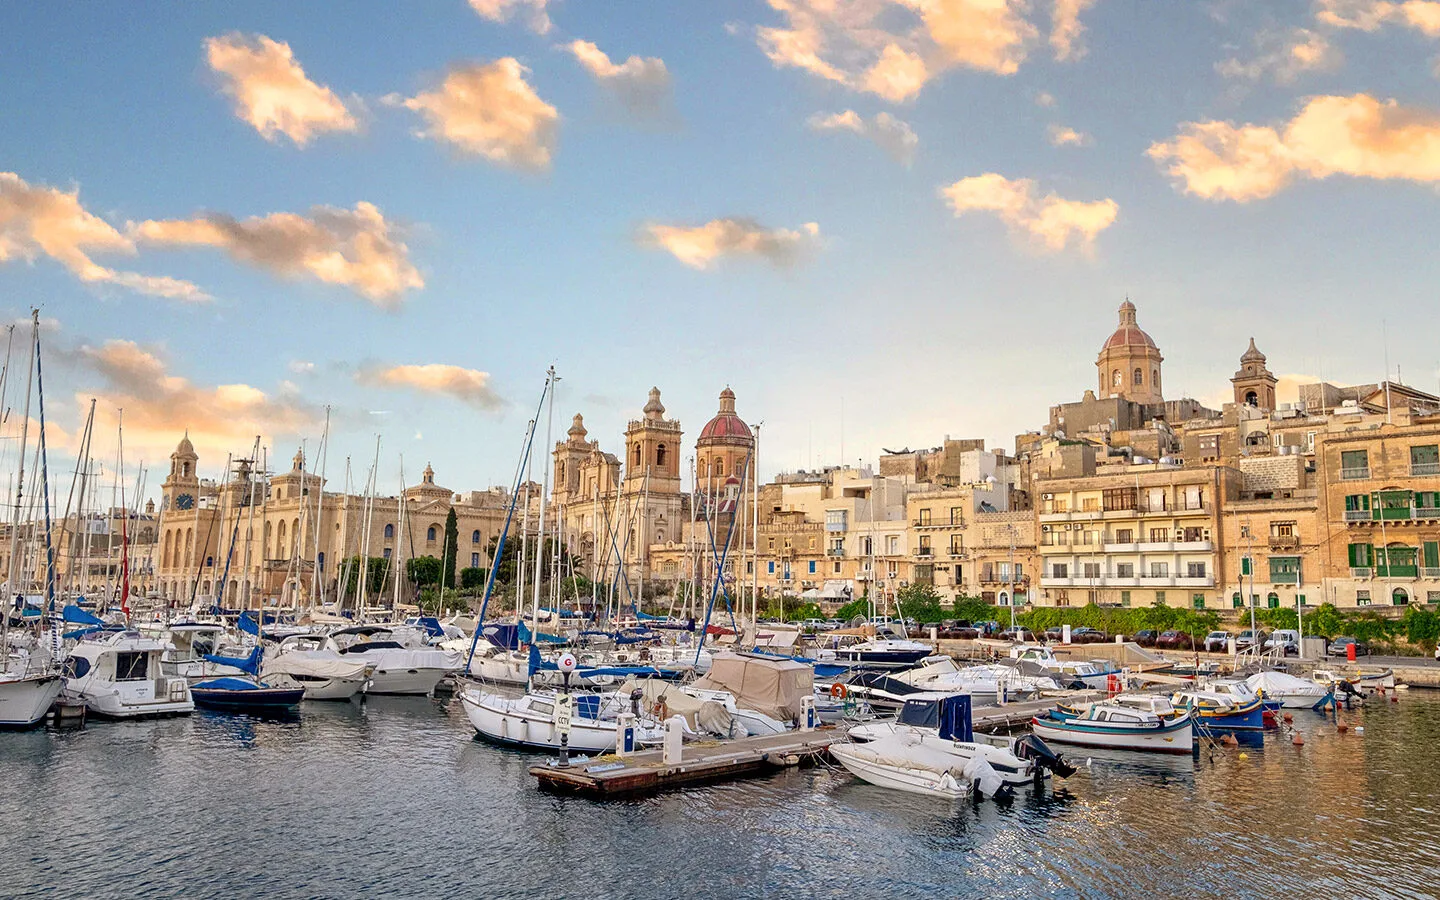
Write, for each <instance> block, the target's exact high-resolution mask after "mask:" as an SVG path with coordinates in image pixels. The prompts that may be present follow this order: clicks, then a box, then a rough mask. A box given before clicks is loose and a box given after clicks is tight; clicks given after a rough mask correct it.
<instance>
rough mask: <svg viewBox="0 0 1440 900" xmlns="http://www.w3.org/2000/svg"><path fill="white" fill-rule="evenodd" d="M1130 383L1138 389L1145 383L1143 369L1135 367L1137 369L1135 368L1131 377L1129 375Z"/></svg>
mask: <svg viewBox="0 0 1440 900" xmlns="http://www.w3.org/2000/svg"><path fill="white" fill-rule="evenodd" d="M1130 381H1131V383H1132V384H1134V385H1135V386H1136V387H1139V386H1140V385H1142V384H1144V383H1145V370H1144V369H1141V368H1140V367H1138V366H1137V367H1136V368H1135V371H1134V372H1132V373H1131V375H1130Z"/></svg>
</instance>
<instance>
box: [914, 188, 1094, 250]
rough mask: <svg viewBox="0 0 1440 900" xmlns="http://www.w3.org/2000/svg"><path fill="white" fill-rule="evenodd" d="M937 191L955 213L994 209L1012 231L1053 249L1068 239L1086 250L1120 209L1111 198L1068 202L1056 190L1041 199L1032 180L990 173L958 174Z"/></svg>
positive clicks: (1064, 246)
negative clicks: (962, 176) (958, 178)
mask: <svg viewBox="0 0 1440 900" xmlns="http://www.w3.org/2000/svg"><path fill="white" fill-rule="evenodd" d="M940 194H941V196H942V197H943V198H944V199H945V202H946V204H947V205H948V206H949V207H950V208H951V209H952V210H953V211H954V212H955V215H956V216H957V217H959V216H963V215H965V214H966V213H970V212H988V213H994V214H995V215H996V216H997V217H998V218H999V219H1000V221H1002V222H1004V223H1005V224H1006V225H1008V226H1009V227H1010V229H1011V231H1013V232H1016V233H1018V234H1023V235H1026V236H1028V237H1030V238H1033V239H1037V240H1039V241H1040V243H1041V244H1042V245H1043V246H1044V247H1045V249H1047V250H1052V251H1056V250H1064V249H1065V248H1066V247H1067V246H1069V245H1070V243H1071V242H1072V241H1074V242H1075V244H1076V245H1077V246H1079V247H1080V248H1081V249H1086V250H1088V249H1089V248H1090V247H1091V246H1093V244H1094V242H1095V237H1096V235H1098V234H1099V233H1100V232H1102V231H1104V230H1105V229H1106V228H1109V227H1110V226H1111V225H1113V224H1114V222H1115V217H1116V215H1118V214H1119V211H1120V207H1119V205H1118V204H1117V203H1116V202H1115V201H1114V200H1110V199H1105V200H1089V201H1083V200H1066V199H1064V198H1063V197H1060V196H1058V195H1056V194H1054V193H1051V194H1046V195H1045V196H1043V197H1041V196H1039V191H1038V188H1037V186H1036V184H1035V182H1034V181H1033V180H1031V179H1029V178H1017V179H1015V180H1013V181H1012V180H1011V179H1008V178H1006V177H1004V176H1003V175H997V174H995V173H994V172H987V173H985V174H984V175H976V176H974V177H973V178H962V179H960V180H959V181H957V182H955V183H954V184H951V185H948V186H946V187H943V188H941V189H940Z"/></svg>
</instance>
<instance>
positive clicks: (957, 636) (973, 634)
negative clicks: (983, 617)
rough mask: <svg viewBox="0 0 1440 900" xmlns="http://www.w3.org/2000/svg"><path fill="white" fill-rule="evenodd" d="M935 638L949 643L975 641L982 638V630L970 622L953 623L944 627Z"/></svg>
mask: <svg viewBox="0 0 1440 900" xmlns="http://www.w3.org/2000/svg"><path fill="white" fill-rule="evenodd" d="M935 636H936V637H937V638H941V639H943V640H947V641H973V640H975V639H976V638H978V637H979V636H980V629H978V628H976V627H975V626H973V625H971V624H970V623H969V622H952V623H950V624H949V625H942V626H941V628H940V630H939V631H938V632H936V633H935Z"/></svg>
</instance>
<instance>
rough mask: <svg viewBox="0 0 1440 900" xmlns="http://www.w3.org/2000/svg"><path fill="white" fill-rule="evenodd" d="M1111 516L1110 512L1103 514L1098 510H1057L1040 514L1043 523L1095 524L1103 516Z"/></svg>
mask: <svg viewBox="0 0 1440 900" xmlns="http://www.w3.org/2000/svg"><path fill="white" fill-rule="evenodd" d="M1106 515H1109V513H1108V512H1101V511H1100V510H1098V509H1085V510H1056V511H1051V512H1042V513H1040V521H1042V522H1093V521H1095V520H1096V519H1099V518H1100V517H1101V516H1106Z"/></svg>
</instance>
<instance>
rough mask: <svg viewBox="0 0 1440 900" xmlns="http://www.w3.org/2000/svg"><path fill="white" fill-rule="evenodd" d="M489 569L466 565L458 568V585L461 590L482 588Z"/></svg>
mask: <svg viewBox="0 0 1440 900" xmlns="http://www.w3.org/2000/svg"><path fill="white" fill-rule="evenodd" d="M489 574H490V573H489V571H488V570H486V569H481V568H479V567H478V566H466V567H465V568H463V569H461V570H460V587H461V589H462V590H474V589H475V588H483V587H484V586H485V579H486V577H487V576H488V575H489Z"/></svg>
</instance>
